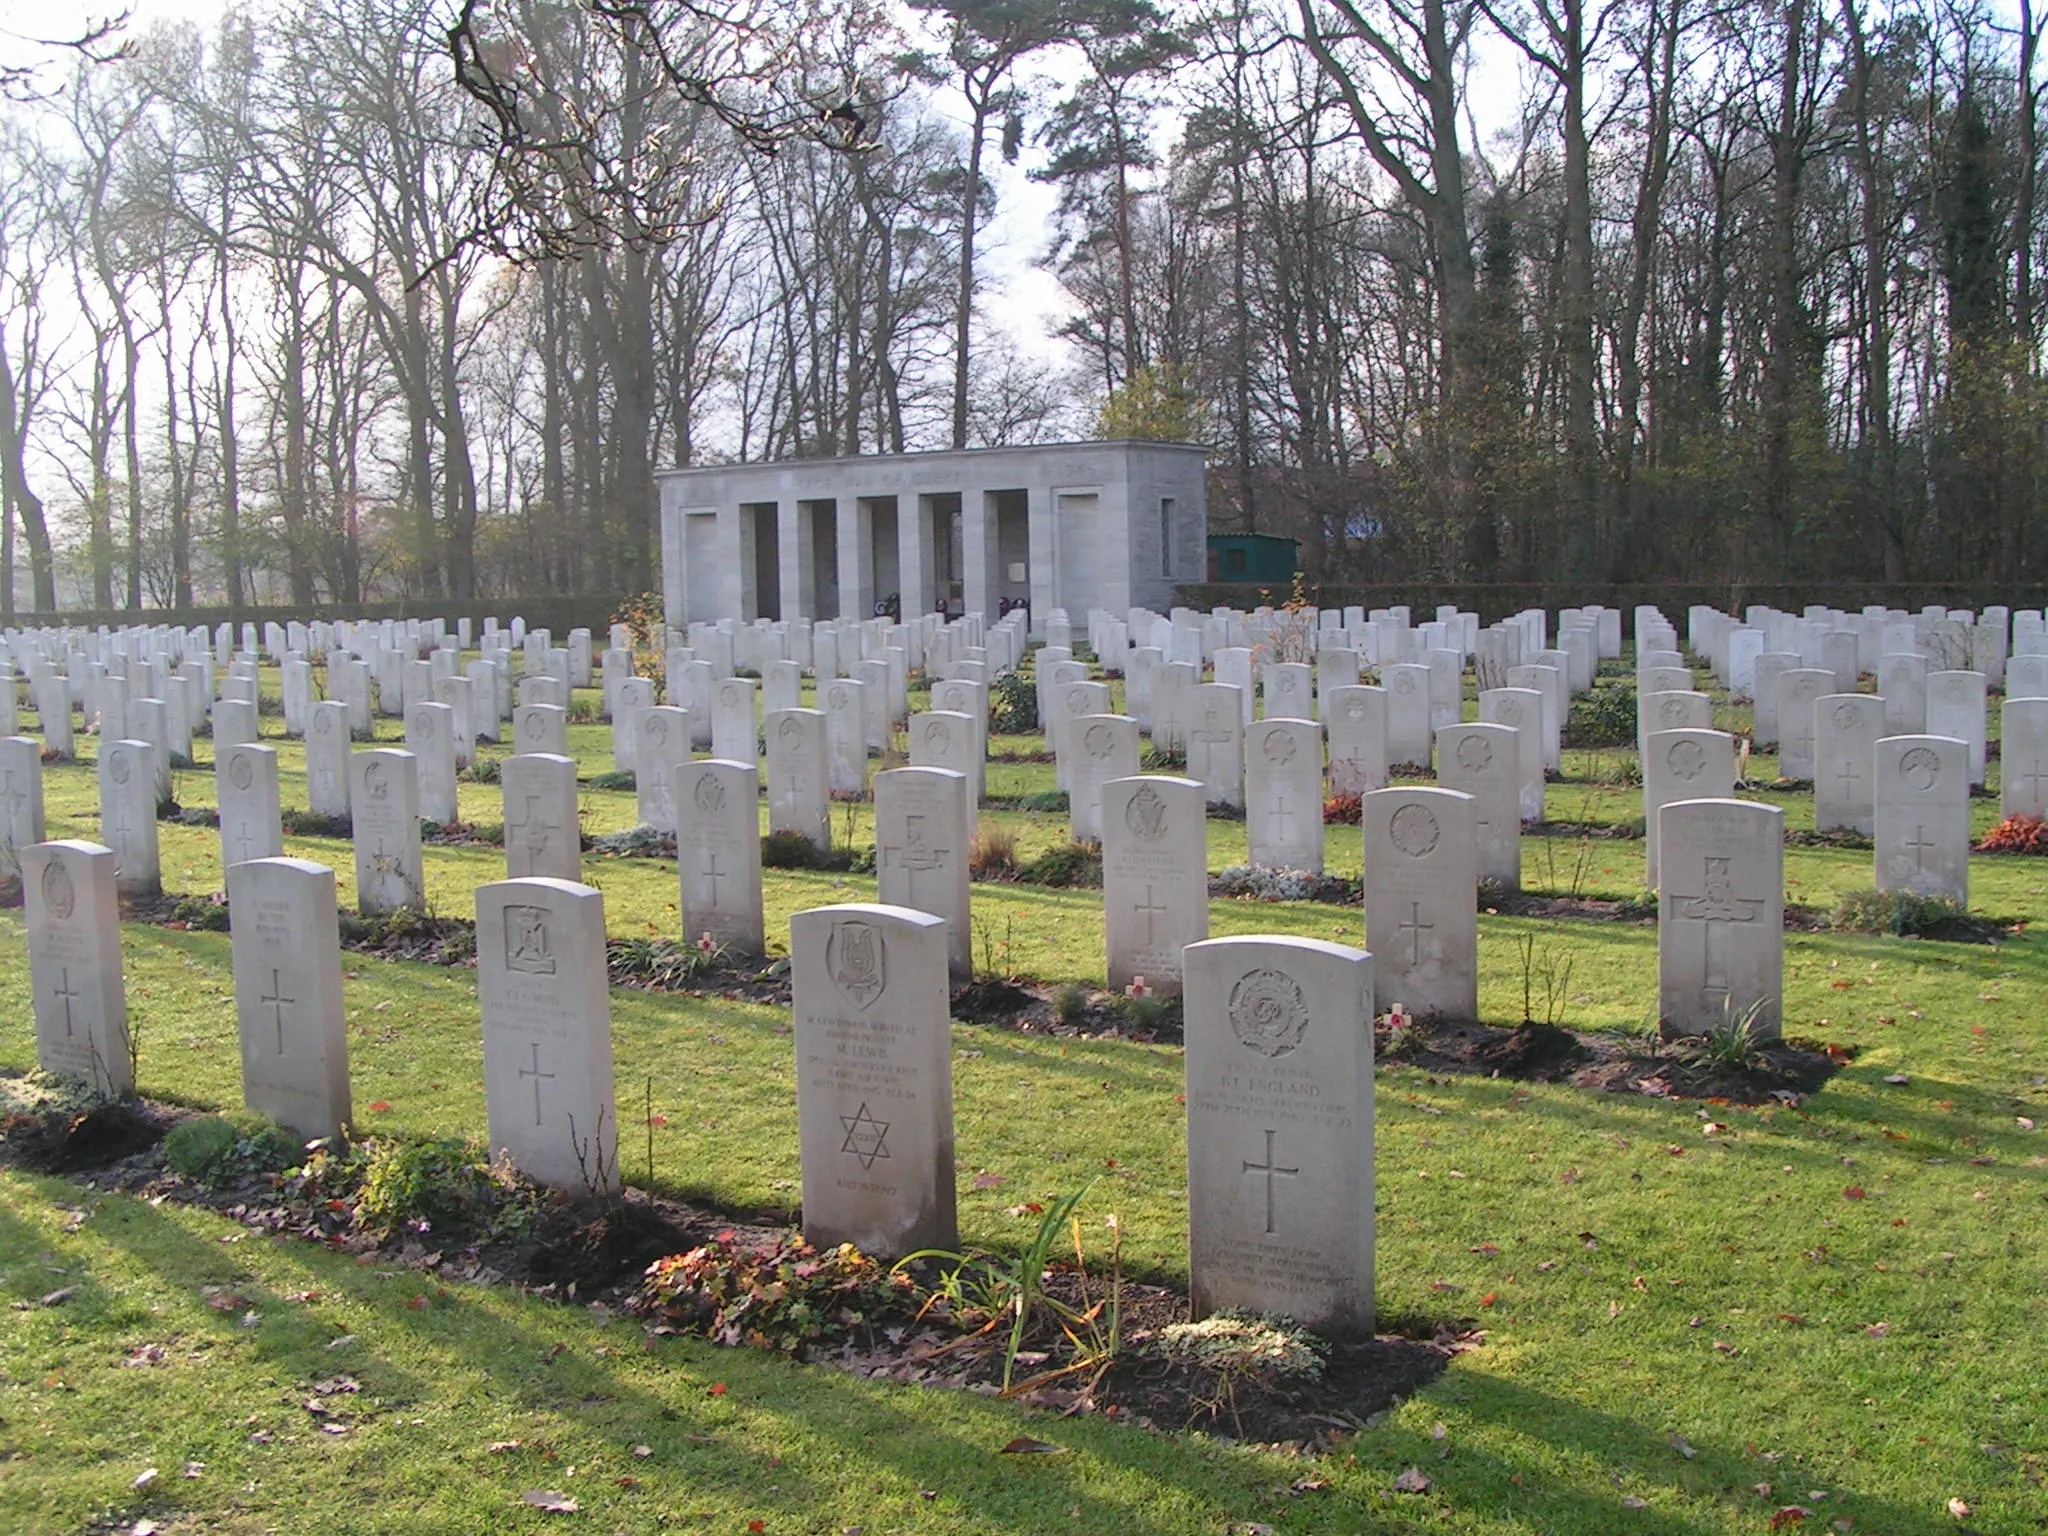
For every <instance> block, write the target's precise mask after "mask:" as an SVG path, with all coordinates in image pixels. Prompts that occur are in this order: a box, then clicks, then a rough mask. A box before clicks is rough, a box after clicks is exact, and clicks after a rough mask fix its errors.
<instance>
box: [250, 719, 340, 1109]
mask: <svg viewBox="0 0 2048 1536" xmlns="http://www.w3.org/2000/svg"><path fill="white" fill-rule="evenodd" d="M243 750H244V751H248V750H252V749H249V748H244V749H243ZM266 750H267V749H266ZM227 887H228V908H229V910H230V911H231V912H233V914H234V936H233V949H234V968H235V1021H236V1025H237V1033H238V1034H239V1036H240V1037H241V1045H242V1102H243V1103H244V1104H246V1105H247V1106H248V1107H249V1108H250V1109H253V1110H255V1111H256V1112H257V1113H258V1114H261V1115H268V1116H270V1118H271V1119H273V1120H275V1121H277V1122H278V1123H279V1124H280V1125H285V1126H289V1127H290V1128H291V1129H292V1130H294V1131H297V1132H298V1133H299V1134H300V1135H301V1136H306V1137H309V1138H310V1137H317V1136H334V1135H338V1134H340V1132H341V1130H342V1128H343V1127H344V1126H346V1125H347V1124H348V1122H349V1120H350V1118H351V1112H350V1101H349V1076H348V1019H347V1014H346V1010H345V1009H344V1008H343V1006H342V992H341V931H340V922H339V917H338V914H337V911H336V908H335V901H334V871H333V870H331V869H329V868H327V867H326V866H325V865H323V864H314V863H311V862H309V861H308V860H305V859H287V858H279V857H269V856H266V857H263V858H258V859H251V860H248V861H246V862H243V863H239V864H236V865H235V866H234V867H233V868H231V869H230V870H228V872H227Z"/></svg>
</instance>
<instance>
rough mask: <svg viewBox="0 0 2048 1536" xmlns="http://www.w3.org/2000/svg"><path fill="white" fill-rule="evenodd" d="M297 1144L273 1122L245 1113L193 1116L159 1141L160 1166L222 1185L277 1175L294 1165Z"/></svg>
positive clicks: (297, 1151) (289, 1133) (206, 1182)
mask: <svg viewBox="0 0 2048 1536" xmlns="http://www.w3.org/2000/svg"><path fill="white" fill-rule="evenodd" d="M299 1151H300V1144H299V1141H298V1139H297V1138H296V1137H294V1136H293V1135H292V1133H291V1132H290V1131H287V1130H286V1129H285V1128H284V1127H283V1126H281V1125H279V1124H278V1123H277V1122H276V1121H274V1120H270V1119H266V1118H265V1117H264V1116H262V1115H256V1114H250V1113H248V1112H246V1111H244V1112H239V1113H235V1114H225V1115H198V1116H195V1117H194V1118H192V1119H190V1120H187V1121H185V1122H183V1123H182V1124H180V1125H176V1126H173V1127H172V1128H171V1132H170V1134H169V1135H167V1136H166V1137H164V1161H165V1162H166V1163H168V1164H169V1165H170V1166H171V1169H172V1171H173V1172H176V1173H182V1174H183V1175H184V1176H185V1177H186V1178H188V1179H197V1180H198V1181H199V1182H200V1183H202V1184H225V1183H227V1182H229V1181H230V1180H232V1179H238V1178H241V1177H242V1176H243V1175H245V1174H252V1173H277V1172H280V1171H282V1170H283V1169H285V1168H288V1167H290V1166H291V1165H292V1163H293V1162H294V1161H296V1160H297V1158H298V1155H299Z"/></svg>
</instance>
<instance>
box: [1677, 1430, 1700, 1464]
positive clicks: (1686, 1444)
mask: <svg viewBox="0 0 2048 1536" xmlns="http://www.w3.org/2000/svg"><path fill="white" fill-rule="evenodd" d="M1671 1449H1673V1450H1674V1451H1676V1452H1678V1454H1679V1455H1681V1456H1683V1457H1684V1458H1685V1459H1686V1460H1687V1461H1691V1460H1692V1459H1693V1457H1695V1456H1697V1455H1699V1452H1698V1451H1696V1450H1694V1449H1693V1448H1692V1442H1691V1441H1690V1440H1688V1439H1686V1438H1685V1436H1683V1435H1673V1436H1672V1437H1671Z"/></svg>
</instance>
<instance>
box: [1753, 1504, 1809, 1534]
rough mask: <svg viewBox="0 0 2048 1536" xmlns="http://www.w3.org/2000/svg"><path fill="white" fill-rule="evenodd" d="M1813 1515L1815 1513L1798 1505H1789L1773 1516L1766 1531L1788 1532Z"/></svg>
mask: <svg viewBox="0 0 2048 1536" xmlns="http://www.w3.org/2000/svg"><path fill="white" fill-rule="evenodd" d="M1811 1513H1813V1511H1811V1510H1809V1509H1802V1508H1801V1507H1800V1506H1799V1505H1797V1504H1787V1505H1786V1506H1785V1507H1784V1508H1783V1509H1781V1510H1779V1511H1778V1512H1777V1513H1776V1514H1775V1515H1773V1516H1771V1523H1770V1524H1769V1525H1768V1526H1766V1527H1765V1529H1766V1530H1772V1531H1782V1530H1786V1529H1788V1528H1789V1527H1791V1526H1795V1525H1799V1524H1802V1523H1803V1522H1804V1521H1805V1519H1806V1517H1807V1516H1808V1515H1810V1514H1811Z"/></svg>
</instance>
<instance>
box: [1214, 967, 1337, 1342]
mask: <svg viewBox="0 0 2048 1536" xmlns="http://www.w3.org/2000/svg"><path fill="white" fill-rule="evenodd" d="M1185 958H1186V980H1187V990H1186V994H1185V995H1186V999H1187V1002H1186V1015H1187V1026H1186V1029H1187V1058H1186V1060H1187V1092H1186V1095H1185V1097H1186V1100H1187V1108H1188V1186H1187V1187H1188V1274H1189V1281H1190V1290H1191V1293H1192V1295H1191V1300H1192V1303H1193V1311H1194V1315H1195V1316H1196V1317H1197V1318H1200V1317H1205V1316H1207V1315H1208V1314H1209V1313H1211V1312H1215V1311H1218V1310H1220V1309H1223V1308H1227V1307H1240V1308H1244V1309H1246V1310H1248V1311H1253V1312H1263V1313H1281V1314H1285V1315H1286V1316H1288V1317H1292V1318H1293V1319H1295V1320H1296V1321H1297V1322H1299V1323H1301V1324H1302V1325H1303V1326H1305V1327H1307V1328H1310V1329H1312V1330H1314V1331H1315V1332H1316V1333H1318V1334H1321V1335H1323V1336H1325V1337H1327V1338H1335V1339H1369V1338H1371V1337H1372V1333H1373V1082H1372V1023H1373V979H1372V977H1373V961H1372V957H1371V956H1370V955H1368V954H1366V953H1365V952H1364V951H1363V950H1358V949H1351V948H1347V947H1346V946H1344V945H1340V944H1330V943H1325V942H1323V941H1321V940H1318V939H1296V938H1233V939H1210V940H1208V941H1207V942H1205V943H1201V944H1191V945H1189V946H1188V948H1187V951H1186V957H1185Z"/></svg>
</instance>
